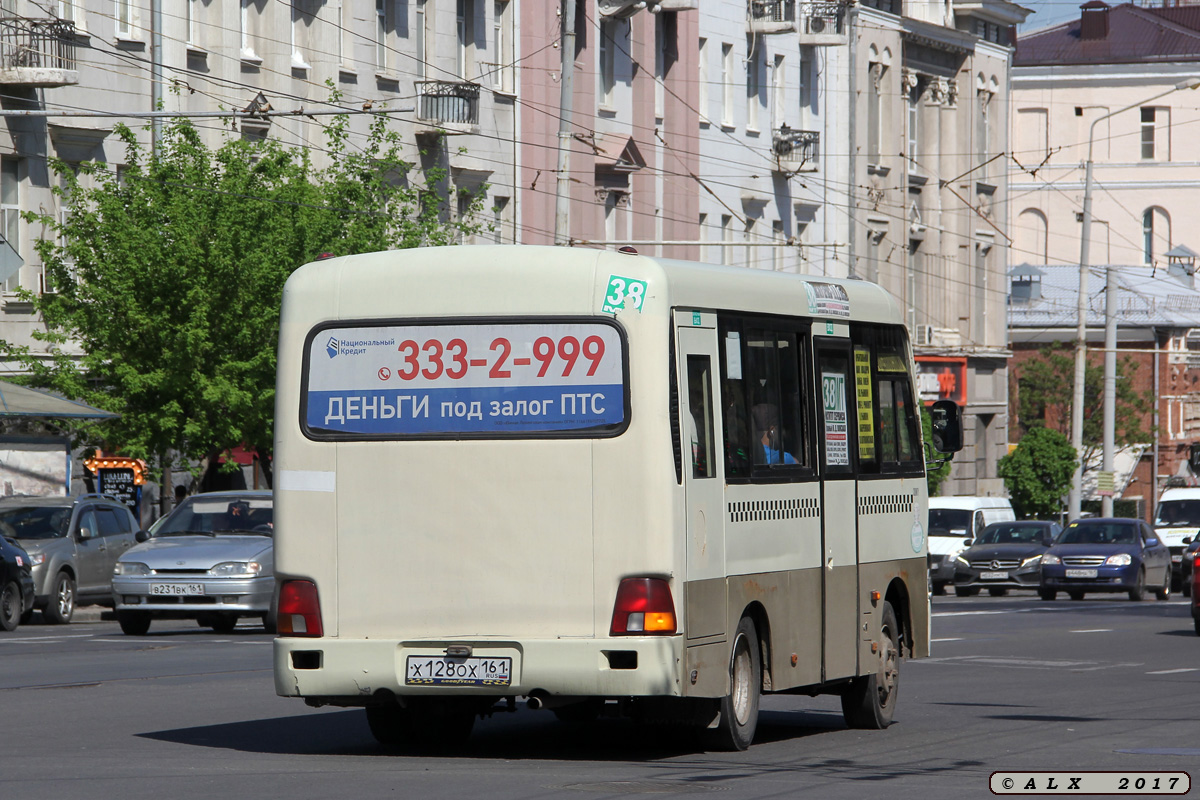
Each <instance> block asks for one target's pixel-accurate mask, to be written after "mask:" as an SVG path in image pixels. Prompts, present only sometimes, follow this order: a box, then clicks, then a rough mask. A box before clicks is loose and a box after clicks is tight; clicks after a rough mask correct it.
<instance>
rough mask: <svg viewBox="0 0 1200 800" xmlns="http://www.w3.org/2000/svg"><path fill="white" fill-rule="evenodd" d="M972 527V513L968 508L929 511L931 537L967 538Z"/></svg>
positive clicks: (932, 509)
mask: <svg viewBox="0 0 1200 800" xmlns="http://www.w3.org/2000/svg"><path fill="white" fill-rule="evenodd" d="M970 527H971V511H970V510H969V509H966V508H931V509H929V535H930V536H966V535H967V530H968V529H969V528H970Z"/></svg>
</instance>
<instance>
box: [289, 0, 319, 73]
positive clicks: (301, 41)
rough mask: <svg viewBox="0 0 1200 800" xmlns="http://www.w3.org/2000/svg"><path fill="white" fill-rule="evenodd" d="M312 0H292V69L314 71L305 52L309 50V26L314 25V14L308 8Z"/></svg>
mask: <svg viewBox="0 0 1200 800" xmlns="http://www.w3.org/2000/svg"><path fill="white" fill-rule="evenodd" d="M309 2H310V0H292V69H295V70H304V71H305V72H307V71H308V70H310V69H312V66H311V65H309V63H308V59H307V58H305V57H304V51H305V50H307V49H308V32H309V26H310V25H312V23H313V17H314V14H313V12H312V11H311V10H310V9H309V8H308V5H309Z"/></svg>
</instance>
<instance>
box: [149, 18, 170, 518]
mask: <svg viewBox="0 0 1200 800" xmlns="http://www.w3.org/2000/svg"><path fill="white" fill-rule="evenodd" d="M162 41H163V39H162V0H153V3H152V4H151V6H150V105H151V109H150V110H151V111H160V110H161V109H162V99H163V54H162ZM150 130H151V132H152V135H153V142H154V149H155V150H157V149H158V145H159V142H160V141H161V140H162V120H161V119H159V118H158V117H153V118H152V119H151V121H150ZM172 499H173V498H172Z"/></svg>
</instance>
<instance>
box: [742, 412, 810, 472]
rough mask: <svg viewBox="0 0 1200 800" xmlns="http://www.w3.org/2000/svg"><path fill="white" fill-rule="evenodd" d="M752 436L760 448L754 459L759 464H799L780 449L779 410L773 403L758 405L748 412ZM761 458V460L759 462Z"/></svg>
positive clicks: (790, 455) (794, 458) (789, 454)
mask: <svg viewBox="0 0 1200 800" xmlns="http://www.w3.org/2000/svg"><path fill="white" fill-rule="evenodd" d="M750 416H751V418H752V419H753V420H754V435H755V436H756V437H757V438H758V441H759V443H760V445H761V447H762V449H761V452H760V453H758V454H756V455H758V456H759V458H756V459H755V462H756V463H759V464H799V463H800V462H799V461H797V460H796V457H795V456H793V455H792V454H791V453H788V452H785V451H784V450H782V449H781V448H780V434H779V409H778V408H777V407H776V406H775V404H774V403H759V404H758V405H756V406H754V408H753V409H751V412H750ZM760 458H761V460H760Z"/></svg>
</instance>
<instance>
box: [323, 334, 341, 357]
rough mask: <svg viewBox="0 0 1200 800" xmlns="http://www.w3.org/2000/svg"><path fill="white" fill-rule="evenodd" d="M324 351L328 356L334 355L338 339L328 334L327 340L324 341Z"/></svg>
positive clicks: (336, 350)
mask: <svg viewBox="0 0 1200 800" xmlns="http://www.w3.org/2000/svg"><path fill="white" fill-rule="evenodd" d="M325 352H327V353H329V357H330V358H333V357H334V356H336V355H337V354H338V340H337V339H335V338H333V337H332V336H330V337H329V341H328V342H326V343H325Z"/></svg>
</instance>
